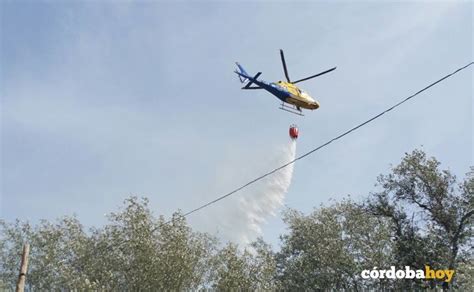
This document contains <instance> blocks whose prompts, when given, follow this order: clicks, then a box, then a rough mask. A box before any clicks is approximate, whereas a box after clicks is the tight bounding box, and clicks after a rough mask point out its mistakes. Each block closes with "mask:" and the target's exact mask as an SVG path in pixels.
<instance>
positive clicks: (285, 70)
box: [280, 49, 337, 84]
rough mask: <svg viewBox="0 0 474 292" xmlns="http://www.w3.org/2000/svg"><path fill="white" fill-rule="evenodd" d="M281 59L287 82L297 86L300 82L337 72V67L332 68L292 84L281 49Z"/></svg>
mask: <svg viewBox="0 0 474 292" xmlns="http://www.w3.org/2000/svg"><path fill="white" fill-rule="evenodd" d="M280 57H281V63H282V64H283V71H284V72H285V77H286V80H287V81H288V82H289V83H292V84H295V83H298V82H302V81H306V80H309V79H312V78H315V77H318V76H321V75H324V74H326V73H329V72H331V71H334V70H336V68H337V67H334V68H331V69H329V70H326V71H323V72H320V73H318V74H315V75H312V76H309V77H305V78H302V79H298V80H296V81H293V82H292V81H291V80H290V76H289V75H288V68H287V67H286V62H285V55H284V54H283V50H282V49H280Z"/></svg>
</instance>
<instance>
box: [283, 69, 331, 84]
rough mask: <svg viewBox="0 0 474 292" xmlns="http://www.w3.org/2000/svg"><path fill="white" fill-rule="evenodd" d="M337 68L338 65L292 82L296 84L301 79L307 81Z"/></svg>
mask: <svg viewBox="0 0 474 292" xmlns="http://www.w3.org/2000/svg"><path fill="white" fill-rule="evenodd" d="M336 68H337V67H334V68H331V69H329V70H326V71H323V72H321V73H318V74H316V75H313V76H309V77H306V78H303V79H300V80H296V81H294V82H292V83H293V84H295V83H298V82H301V81H306V80H308V79H311V78H314V77H318V76H321V75H323V74H326V73H329V72H331V71H334V70H336Z"/></svg>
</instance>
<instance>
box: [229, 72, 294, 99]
mask: <svg viewBox="0 0 474 292" xmlns="http://www.w3.org/2000/svg"><path fill="white" fill-rule="evenodd" d="M235 73H237V74H238V75H240V76H242V77H244V78H247V79H249V80H250V81H251V82H252V83H255V84H257V85H258V86H260V87H262V88H263V89H265V90H266V91H268V92H270V93H271V94H273V95H275V96H276V97H278V99H280V100H281V101H284V102H286V99H287V98H288V97H290V96H291V94H290V93H289V92H288V91H287V90H286V89H285V88H283V87H281V86H279V85H278V84H276V83H268V82H266V81H265V80H257V79H254V78H253V77H250V76H248V75H246V74H242V73H239V72H235Z"/></svg>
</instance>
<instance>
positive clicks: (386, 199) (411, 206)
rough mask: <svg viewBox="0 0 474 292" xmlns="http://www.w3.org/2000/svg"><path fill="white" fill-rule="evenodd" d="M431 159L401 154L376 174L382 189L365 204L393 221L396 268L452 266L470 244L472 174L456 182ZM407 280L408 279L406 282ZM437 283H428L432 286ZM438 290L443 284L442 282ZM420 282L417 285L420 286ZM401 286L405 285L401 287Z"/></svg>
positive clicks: (473, 199) (473, 205) (473, 203)
mask: <svg viewBox="0 0 474 292" xmlns="http://www.w3.org/2000/svg"><path fill="white" fill-rule="evenodd" d="M439 166H440V163H439V162H438V161H437V160H436V159H435V158H433V157H432V158H428V157H427V156H426V154H425V153H424V152H423V151H421V150H415V151H413V152H412V153H410V154H406V155H405V157H404V158H403V159H402V162H401V163H400V164H399V165H398V166H396V167H394V168H393V170H392V173H390V174H388V175H381V176H380V177H379V178H378V184H379V185H380V186H381V187H382V191H380V192H378V193H374V194H372V195H371V197H370V199H369V200H368V202H367V204H366V206H367V210H368V211H369V212H370V213H371V214H373V215H376V216H379V217H384V218H389V219H390V220H391V221H392V223H393V226H394V228H393V230H392V231H393V232H392V236H393V237H394V239H395V242H396V249H395V258H396V263H397V265H398V266H400V267H403V266H405V265H410V266H412V267H414V268H419V269H422V268H424V265H426V264H429V265H430V266H431V267H433V268H438V269H446V268H448V269H456V268H457V266H458V264H459V263H460V262H461V260H463V259H465V258H466V257H469V256H468V254H467V253H468V250H467V247H468V246H472V235H473V233H472V223H473V218H474V197H473V192H472V190H473V188H472V186H473V181H472V179H473V178H472V176H471V177H469V178H468V179H466V180H465V181H464V182H462V183H461V184H458V183H457V181H456V177H455V176H454V175H452V174H451V172H450V171H448V170H440V169H439ZM412 282H413V281H412ZM435 284H437V283H436V282H434V281H431V282H430V285H431V286H433V285H435ZM442 285H443V287H444V288H447V287H448V286H449V283H447V282H443V283H442ZM423 286H424V285H421V287H423ZM405 288H407V287H405Z"/></svg>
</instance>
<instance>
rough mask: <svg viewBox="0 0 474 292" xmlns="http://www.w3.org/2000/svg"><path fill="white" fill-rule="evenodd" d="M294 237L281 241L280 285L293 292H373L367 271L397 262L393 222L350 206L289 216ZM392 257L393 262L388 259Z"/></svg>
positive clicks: (286, 218)
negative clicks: (369, 290)
mask: <svg viewBox="0 0 474 292" xmlns="http://www.w3.org/2000/svg"><path fill="white" fill-rule="evenodd" d="M284 221H285V223H286V224H288V226H289V234H287V235H284V236H282V237H281V240H282V249H281V251H280V252H279V253H278V254H277V262H278V280H279V285H280V287H281V288H284V289H290V290H308V289H318V290H342V289H345V290H359V289H362V288H370V287H371V286H370V285H371V284H370V283H365V282H364V281H362V279H361V278H360V273H361V271H362V270H364V269H367V268H369V269H370V268H372V267H374V266H376V267H382V266H384V265H387V264H388V263H390V262H391V257H390V253H391V249H392V245H391V241H390V238H389V236H388V235H389V222H388V220H385V219H383V218H377V217H373V216H372V217H371V216H367V214H366V212H365V211H364V209H363V208H361V207H360V206H358V205H357V204H355V203H354V202H352V201H350V200H344V201H343V202H341V203H336V204H335V205H334V206H330V207H321V208H319V209H315V210H314V211H313V212H312V213H311V214H309V215H304V214H302V213H300V212H297V211H295V210H291V209H289V210H287V211H286V213H285V216H284ZM387 255H388V256H387Z"/></svg>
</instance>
